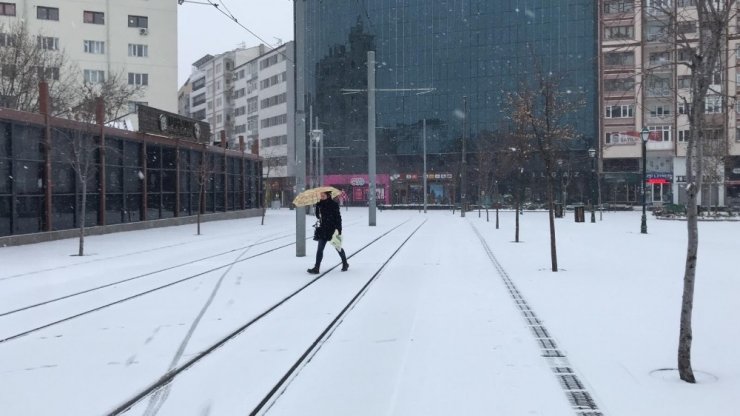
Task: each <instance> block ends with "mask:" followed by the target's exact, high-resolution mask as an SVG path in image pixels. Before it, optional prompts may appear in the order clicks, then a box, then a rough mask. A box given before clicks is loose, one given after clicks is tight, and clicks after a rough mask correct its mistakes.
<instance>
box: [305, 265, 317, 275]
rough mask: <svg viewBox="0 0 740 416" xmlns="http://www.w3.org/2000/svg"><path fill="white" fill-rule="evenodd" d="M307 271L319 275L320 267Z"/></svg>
mask: <svg viewBox="0 0 740 416" xmlns="http://www.w3.org/2000/svg"><path fill="white" fill-rule="evenodd" d="M306 271H307V272H309V273H311V274H319V266H313V269H308V270H306Z"/></svg>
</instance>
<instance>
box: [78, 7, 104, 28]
mask: <svg viewBox="0 0 740 416" xmlns="http://www.w3.org/2000/svg"><path fill="white" fill-rule="evenodd" d="M82 22H83V23H92V24H95V25H104V24H105V13H103V12H91V11H89V10H85V11H84V12H82Z"/></svg>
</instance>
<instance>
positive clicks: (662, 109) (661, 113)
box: [650, 104, 671, 117]
mask: <svg viewBox="0 0 740 416" xmlns="http://www.w3.org/2000/svg"><path fill="white" fill-rule="evenodd" d="M670 115H671V108H670V107H669V106H668V105H662V104H661V105H654V106H652V107H650V117H666V116H670Z"/></svg>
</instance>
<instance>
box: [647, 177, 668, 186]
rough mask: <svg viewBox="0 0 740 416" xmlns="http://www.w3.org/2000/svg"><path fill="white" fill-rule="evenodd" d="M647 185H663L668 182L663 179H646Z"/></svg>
mask: <svg viewBox="0 0 740 416" xmlns="http://www.w3.org/2000/svg"><path fill="white" fill-rule="evenodd" d="M647 183H650V184H653V185H665V184H667V183H669V182H668V181H667V180H665V179H663V178H653V179H648V180H647Z"/></svg>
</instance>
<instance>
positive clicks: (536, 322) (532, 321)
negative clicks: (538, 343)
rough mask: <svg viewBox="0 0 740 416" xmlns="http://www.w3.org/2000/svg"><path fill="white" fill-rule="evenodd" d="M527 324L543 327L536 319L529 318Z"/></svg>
mask: <svg viewBox="0 0 740 416" xmlns="http://www.w3.org/2000/svg"><path fill="white" fill-rule="evenodd" d="M527 323H528V324H530V325H542V322H541V321H540V320H539V319H537V318H536V317H527Z"/></svg>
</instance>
